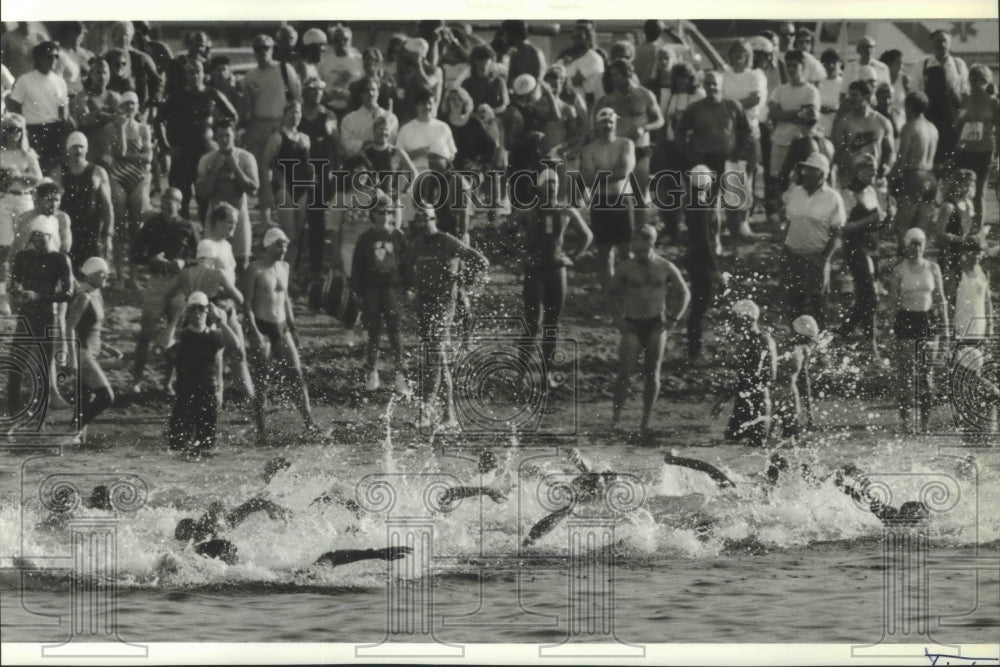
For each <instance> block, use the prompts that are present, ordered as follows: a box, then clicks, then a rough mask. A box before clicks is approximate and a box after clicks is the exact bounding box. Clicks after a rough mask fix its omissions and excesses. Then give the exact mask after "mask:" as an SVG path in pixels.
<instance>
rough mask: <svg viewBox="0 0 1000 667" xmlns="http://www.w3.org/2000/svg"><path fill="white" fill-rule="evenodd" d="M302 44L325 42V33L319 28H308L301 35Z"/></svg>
mask: <svg viewBox="0 0 1000 667" xmlns="http://www.w3.org/2000/svg"><path fill="white" fill-rule="evenodd" d="M302 44H303V45H304V46H309V45H310V44H326V33H325V32H323V31H322V30H320V29H319V28H309V29H308V30H306V32H305V34H304V35H302Z"/></svg>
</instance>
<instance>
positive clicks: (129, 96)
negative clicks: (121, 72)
mask: <svg viewBox="0 0 1000 667" xmlns="http://www.w3.org/2000/svg"><path fill="white" fill-rule="evenodd" d="M126 102H132V103H133V104H135V105H136V106H139V96H138V95H137V94H136V92H135V91H134V90H126V91H125V92H124V93H122V98H121V100H120V101H119V102H118V103H119V104H125V103H126Z"/></svg>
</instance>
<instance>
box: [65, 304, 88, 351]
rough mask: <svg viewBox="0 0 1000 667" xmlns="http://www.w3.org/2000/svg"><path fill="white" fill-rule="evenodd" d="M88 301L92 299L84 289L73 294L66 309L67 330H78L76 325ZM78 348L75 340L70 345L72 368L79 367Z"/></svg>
mask: <svg viewBox="0 0 1000 667" xmlns="http://www.w3.org/2000/svg"><path fill="white" fill-rule="evenodd" d="M88 301H90V297H89V296H88V294H87V293H86V292H84V291H83V290H80V291H78V292H77V293H76V294H74V295H73V300H72V301H70V302H69V308H68V309H67V310H66V331H68V332H70V333H74V332H76V325H77V324H78V323H79V322H80V318H81V317H83V311H84V310H85V309H86V307H87V302H88ZM74 338H75V336H74ZM76 348H77V345H76V341H75V340H74V341H73V344H71V345H70V346H69V354H70V360H69V365H70V367H71V368H77V360H78V354H77V349H76Z"/></svg>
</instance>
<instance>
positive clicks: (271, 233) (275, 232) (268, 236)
mask: <svg viewBox="0 0 1000 667" xmlns="http://www.w3.org/2000/svg"><path fill="white" fill-rule="evenodd" d="M276 241H285V242H286V243H291V241H289V240H288V235H286V234H285V232H283V231H281V228H280V227H271V228H270V229H268V230H267V231H266V232H265V233H264V247H265V248H270V247H271V246H272V245H274V243H275V242H276Z"/></svg>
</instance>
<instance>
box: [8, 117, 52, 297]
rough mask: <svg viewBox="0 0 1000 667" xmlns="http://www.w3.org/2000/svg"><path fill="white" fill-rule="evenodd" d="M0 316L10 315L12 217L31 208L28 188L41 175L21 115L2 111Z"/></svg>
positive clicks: (38, 179) (36, 157) (31, 202)
mask: <svg viewBox="0 0 1000 667" xmlns="http://www.w3.org/2000/svg"><path fill="white" fill-rule="evenodd" d="M0 123H2V125H0V128H2V130H0V132H2V134H0V315H10V304H9V302H8V300H7V264H8V262H9V261H10V251H11V246H12V245H13V243H14V229H15V228H14V220H15V219H16V218H17V217H18V216H19V215H20V214H22V213H26V212H28V211H30V210H31V209H32V207H33V206H34V202H33V201H32V198H31V191H32V189H34V187H35V185H36V184H37V183H38V181H40V180H41V178H42V168H41V167H40V166H39V165H38V155H37V154H36V153H35V151H34V150H32V149H31V148H30V147H29V146H28V134H27V129H26V125H25V122H24V116H21V115H18V114H9V113H5V114H4V115H3V120H2V121H0Z"/></svg>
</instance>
